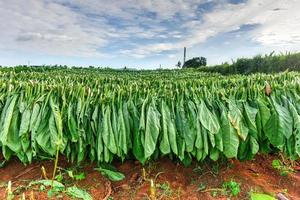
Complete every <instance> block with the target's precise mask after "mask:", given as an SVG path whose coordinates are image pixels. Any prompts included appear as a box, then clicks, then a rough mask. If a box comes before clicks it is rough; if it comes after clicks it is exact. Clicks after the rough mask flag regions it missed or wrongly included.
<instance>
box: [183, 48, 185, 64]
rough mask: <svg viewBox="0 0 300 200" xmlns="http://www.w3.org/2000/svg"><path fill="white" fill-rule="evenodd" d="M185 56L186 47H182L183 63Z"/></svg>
mask: <svg viewBox="0 0 300 200" xmlns="http://www.w3.org/2000/svg"><path fill="white" fill-rule="evenodd" d="M185 58H186V47H184V48H183V65H184V64H185Z"/></svg>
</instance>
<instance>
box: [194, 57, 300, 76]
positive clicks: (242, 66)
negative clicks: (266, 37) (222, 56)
mask: <svg viewBox="0 0 300 200" xmlns="http://www.w3.org/2000/svg"><path fill="white" fill-rule="evenodd" d="M200 70H201V71H204V72H214V73H221V74H226V75H228V74H251V73H275V72H282V71H285V70H289V71H300V53H287V54H281V55H274V53H271V54H269V55H265V56H262V55H257V56H255V57H253V58H239V59H237V60H236V61H234V62H233V63H232V64H228V63H223V64H221V65H216V66H210V67H202V68H200Z"/></svg>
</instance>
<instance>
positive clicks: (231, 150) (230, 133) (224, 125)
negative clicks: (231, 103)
mask: <svg viewBox="0 0 300 200" xmlns="http://www.w3.org/2000/svg"><path fill="white" fill-rule="evenodd" d="M221 108H222V107H221ZM221 130H222V136H223V137H222V138H223V145H224V151H223V153H224V155H225V156H226V157H227V158H236V157H237V153H238V148H239V136H238V134H237V131H236V130H235V129H234V128H233V127H232V125H231V123H230V121H229V119H228V117H227V113H226V110H225V108H224V107H223V108H222V113H221Z"/></svg>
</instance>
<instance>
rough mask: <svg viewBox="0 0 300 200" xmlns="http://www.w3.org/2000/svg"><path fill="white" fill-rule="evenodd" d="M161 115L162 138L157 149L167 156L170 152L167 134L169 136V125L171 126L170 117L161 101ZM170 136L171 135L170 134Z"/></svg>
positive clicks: (168, 111)
mask: <svg viewBox="0 0 300 200" xmlns="http://www.w3.org/2000/svg"><path fill="white" fill-rule="evenodd" d="M161 115H162V138H161V142H160V145H159V149H160V151H161V152H162V153H163V154H168V153H170V152H171V145H170V142H169V134H170V127H169V126H170V124H171V116H170V110H169V108H168V105H167V104H166V103H165V102H164V101H162V102H161ZM171 134H172V133H171Z"/></svg>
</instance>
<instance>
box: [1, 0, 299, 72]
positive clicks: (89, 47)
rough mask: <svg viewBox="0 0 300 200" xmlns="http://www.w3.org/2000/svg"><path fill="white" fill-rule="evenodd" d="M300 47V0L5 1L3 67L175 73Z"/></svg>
mask: <svg viewBox="0 0 300 200" xmlns="http://www.w3.org/2000/svg"><path fill="white" fill-rule="evenodd" d="M184 47H187V58H188V59H189V58H192V57H198V56H204V57H206V58H207V61H208V64H209V65H214V64H220V63H222V62H225V61H229V62H230V61H231V60H232V59H236V58H238V57H251V56H254V55H257V54H268V53H271V52H272V51H275V52H277V53H281V52H287V51H288V52H298V51H299V50H300V0H0V65H2V66H14V65H25V64H30V65H43V64H50V65H54V64H61V65H69V66H90V65H93V66H102V67H106V66H109V67H114V68H122V67H124V66H127V67H132V68H139V69H155V68H158V67H160V66H161V67H162V68H173V67H175V64H176V63H177V62H178V61H179V60H180V61H181V62H182V59H183V48H184Z"/></svg>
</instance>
